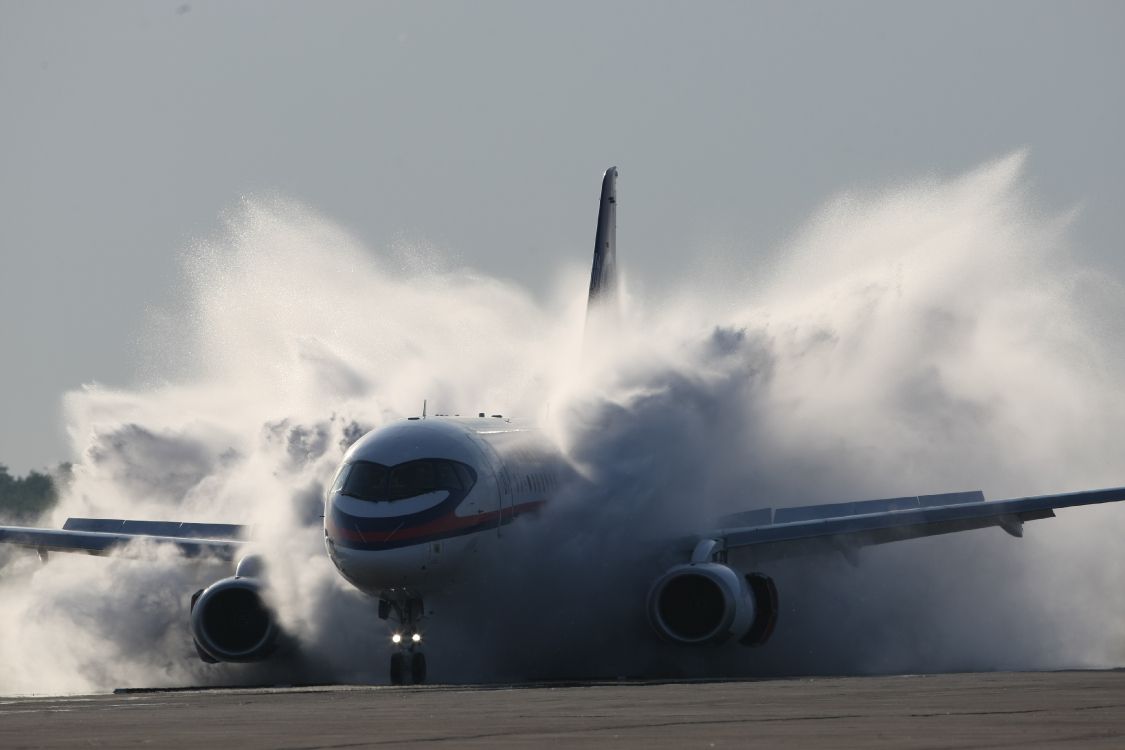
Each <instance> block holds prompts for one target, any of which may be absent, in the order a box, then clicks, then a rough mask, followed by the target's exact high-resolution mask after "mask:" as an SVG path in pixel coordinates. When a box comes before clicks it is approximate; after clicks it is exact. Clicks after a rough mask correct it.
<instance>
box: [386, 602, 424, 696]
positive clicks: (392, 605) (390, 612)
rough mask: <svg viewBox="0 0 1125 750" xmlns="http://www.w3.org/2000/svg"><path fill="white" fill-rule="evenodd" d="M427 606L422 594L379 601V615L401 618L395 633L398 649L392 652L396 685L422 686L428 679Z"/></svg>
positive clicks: (393, 640)
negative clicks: (425, 650)
mask: <svg viewBox="0 0 1125 750" xmlns="http://www.w3.org/2000/svg"><path fill="white" fill-rule="evenodd" d="M424 615H425V608H424V607H423V605H422V599H421V598H419V597H403V598H395V599H389V598H384V599H380V600H379V618H380V619H382V620H386V619H388V618H390V617H391V616H393V617H394V619H395V620H397V621H398V623H399V627H397V628H395V630H394V635H392V636H391V643H392V644H393V645H394V648H395V651H394V653H393V654H391V684H392V685H406V684H411V683H412V684H414V685H422V684H424V683H425V682H426V655H425V654H424V653H422V631H421V628H420V627H419V626H420V625H421V621H422V617H423V616H424Z"/></svg>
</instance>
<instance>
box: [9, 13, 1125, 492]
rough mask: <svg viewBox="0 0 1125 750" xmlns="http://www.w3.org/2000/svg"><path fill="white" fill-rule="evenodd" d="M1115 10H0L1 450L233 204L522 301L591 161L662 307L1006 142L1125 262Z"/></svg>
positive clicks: (1122, 266) (1090, 243) (577, 225)
mask: <svg viewBox="0 0 1125 750" xmlns="http://www.w3.org/2000/svg"><path fill="white" fill-rule="evenodd" d="M1123 39H1125V4H1123V3H1120V2H1067V3H1063V2H1050V3H1039V2H1027V1H1026V0H1021V1H1019V2H972V3H968V2H966V3H956V2H941V3H938V2H933V3H926V4H916V3H906V2H863V3H840V2H825V3H795V2H776V3H775V2H771V3H758V2H743V3H717V2H713V3H686V2H681V3H674V4H668V3H655V2H640V3H625V2H618V3H604V2H595V3H576V2H569V3H551V4H547V3H531V2H511V3H501V2H490V3H483V2H482V3H452V2H443V3H417V2H401V3H399V2H385V3H367V2H365V3H348V2H331V3H329V2H317V3H282V2H268V3H267V2H229V1H224V2H199V1H195V0H190V1H188V2H183V1H182V0H174V1H173V2H159V1H152V2H102V3H88V2H44V1H42V0H35V1H34V2H16V1H13V0H0V107H2V110H0V259H2V260H0V352H2V357H3V359H2V362H3V367H2V368H0V386H2V387H0V425H2V427H0V463H5V464H8V465H9V466H11V467H13V468H14V469H16V470H17V471H19V472H23V471H25V470H27V469H29V468H32V467H37V466H45V465H49V464H53V463H55V462H56V461H58V460H62V459H65V458H67V457H68V456H67V453H66V446H65V442H64V439H63V431H62V422H61V413H60V409H59V403H60V401H59V399H60V396H61V394H62V393H63V392H65V391H66V390H68V389H72V388H75V387H77V386H78V385H80V384H82V383H85V382H91V381H97V382H100V383H103V384H107V385H127V384H130V383H133V382H135V379H136V377H137V375H136V371H137V368H136V364H137V359H138V358H137V351H138V340H139V337H140V335H141V333H142V332H143V330H144V328H145V325H144V320H145V311H146V309H148V308H152V307H154V306H155V307H161V306H166V305H168V304H169V300H170V299H172V298H173V297H174V296H175V291H176V289H177V287H178V281H177V279H178V273H179V266H178V258H179V257H180V254H181V253H182V251H183V250H184V248H186V247H188V246H190V245H191V243H192V242H193V240H195V239H197V238H201V237H206V236H208V235H212V234H214V233H215V232H216V231H218V230H219V228H220V226H221V220H220V216H221V214H222V212H223V211H224V210H227V209H229V208H231V207H232V206H234V205H236V204H237V202H238V200H239V198H240V196H243V195H247V194H263V193H265V194H273V193H280V194H283V195H286V196H291V197H293V198H296V199H298V200H300V201H302V202H304V203H306V204H308V205H309V206H311V207H313V208H315V209H317V210H318V211H320V212H322V213H323V214H325V215H327V216H329V217H331V218H333V219H335V220H337V221H338V222H340V223H341V224H342V225H343V226H345V227H347V228H348V229H350V230H351V231H352V232H354V233H355V234H356V235H357V236H358V237H359V238H361V239H362V240H363V241H364V242H365V243H366V244H367V245H368V246H369V247H371V248H373V249H377V248H380V247H384V246H386V245H387V244H388V243H392V242H396V241H401V240H402V239H406V240H409V241H418V242H422V243H426V244H430V245H434V246H437V247H439V248H445V249H448V250H450V251H453V252H454V253H456V254H457V256H458V258H459V259H460V261H461V262H463V263H464V264H466V265H470V266H473V267H476V268H478V269H481V270H483V271H486V272H488V273H490V274H494V275H498V276H502V277H507V278H511V279H515V280H517V281H518V282H520V283H523V284H525V285H527V286H528V287H530V288H532V289H536V290H538V289H543V288H546V286H547V285H548V283H549V272H550V270H551V269H552V268H553V267H555V266H556V264H557V263H558V262H559V260H560V259H569V260H573V259H575V258H582V259H583V260H584V259H585V257H586V256H587V255H588V254H589V252H590V248H591V244H592V241H593V232H594V218H595V217H594V210H595V204H596V197H597V196H596V191H597V185H598V180H599V178H600V174H601V171H602V170H603V169H604V168H605V167H607V166H609V165H610V164H616V165H618V166H619V167H620V170H621V184H620V190H619V192H620V196H621V201H620V213H619V220H620V223H621V224H620V229H619V240H618V241H619V246H620V248H621V254H622V263H623V264H624V265H625V266H626V268H627V270H628V274H629V277H630V279H632V280H633V281H634V282H637V283H639V284H641V285H643V286H644V287H645V288H646V289H647V290H649V291H650V292H651V291H653V290H658V289H660V288H661V286H662V285H666V284H668V283H669V282H670V281H672V280H673V279H675V278H676V277H677V276H679V275H680V274H682V273H683V272H684V271H685V270H687V269H690V268H692V267H693V266H694V265H696V264H698V263H700V262H706V259H707V258H709V257H712V256H714V255H715V254H716V253H721V254H725V255H727V256H736V257H739V258H741V259H743V260H744V263H745V266H746V268H747V269H749V271H750V272H752V271H753V268H754V265H755V263H761V262H763V258H765V257H766V256H767V254H768V253H769V252H770V251H771V250H774V249H776V247H777V246H778V245H779V243H781V242H782V241H783V240H784V239H785V238H786V237H787V236H788V235H790V234H791V233H793V232H794V231H795V230H796V229H798V228H799V227H800V225H801V223H802V221H803V220H804V219H805V218H806V217H807V216H808V215H809V213H810V212H811V211H812V210H814V209H815V208H816V207H817V206H818V205H820V204H821V203H823V201H825V200H826V199H827V198H829V197H830V196H831V195H833V194H834V193H836V192H838V191H840V190H843V189H847V188H851V187H857V186H858V187H879V186H884V185H891V184H894V183H896V182H899V181H902V180H911V179H916V178H919V177H924V176H927V175H935V174H936V175H948V174H956V173H958V172H960V171H962V170H965V169H968V168H970V167H973V166H975V165H977V164H979V163H981V162H983V161H985V160H988V159H991V158H994V157H998V156H1002V155H1005V154H1007V153H1010V152H1012V151H1014V150H1017V149H1023V148H1027V149H1029V153H1030V162H1029V177H1030V185H1031V189H1032V192H1033V195H1034V196H1035V200H1036V201H1037V202H1038V203H1039V205H1041V206H1043V208H1044V210H1047V211H1051V212H1061V211H1065V210H1067V209H1069V208H1072V207H1080V208H1081V209H1082V213H1081V215H1080V217H1079V219H1078V220H1077V223H1076V225H1075V227H1074V233H1073V235H1074V237H1075V238H1076V240H1077V244H1078V245H1079V247H1080V249H1081V252H1082V253H1083V257H1084V258H1085V260H1087V261H1088V262H1090V263H1092V264H1095V265H1100V266H1102V267H1104V268H1106V269H1107V270H1109V271H1110V272H1112V273H1114V274H1117V275H1119V276H1125V258H1123V257H1122V253H1121V244H1122V243H1121V240H1120V236H1121V235H1120V231H1121V228H1122V219H1121V210H1122V206H1125V146H1123V145H1122V140H1121V139H1122V137H1123V136H1122V134H1123V133H1125V86H1123V85H1122V77H1123V73H1125V44H1123V42H1122V40H1123Z"/></svg>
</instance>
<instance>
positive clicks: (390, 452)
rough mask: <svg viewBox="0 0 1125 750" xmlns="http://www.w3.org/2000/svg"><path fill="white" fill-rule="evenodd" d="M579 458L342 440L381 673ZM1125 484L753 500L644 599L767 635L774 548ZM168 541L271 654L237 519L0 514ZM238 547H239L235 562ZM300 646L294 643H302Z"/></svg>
mask: <svg viewBox="0 0 1125 750" xmlns="http://www.w3.org/2000/svg"><path fill="white" fill-rule="evenodd" d="M617 176H618V173H617V169H616V168H610V169H608V170H607V171H606V172H605V173H604V175H603V178H602V183H601V195H600V199H599V210H598V221H597V229H596V231H595V246H594V257H593V269H592V272H591V276H590V287H589V296H588V301H587V333H588V334H589V333H590V332H591V328H592V327H596V326H598V325H600V323H601V317H600V316H599V311H606V310H609V311H612V310H613V309H614V308H615V306H616V305H617V301H618V300H617V297H618V278H617V270H616V263H617V253H616V244H617V243H616V231H617V230H616V227H617ZM574 480H575V472H574V470H573V469H572V467H571V466H570V465H569V464H568V462H567V460H566V459H565V457H564V456H563V455H562V453H561V452H560V451H559V450H558V449H557V448H556V447H555V446H554V445H553V444H552V443H551V442H550V441H549V440H548V439H547V438H546V437H545V436H544V435H543V434H542V433H541V432H540V431H539V430H537V429H536V428H535V426H534V425H525V424H521V423H520V422H518V421H515V420H512V419H506V418H504V417H502V416H500V415H488V416H486V415H485V414H484V413H478V414H477V416H475V417H461V416H438V415H435V416H427V415H426V413H425V408H423V414H422V416H421V417H410V418H408V419H404V420H401V421H397V422H394V423H391V424H387V425H384V426H381V427H379V428H377V429H375V430H372V431H371V432H368V433H367V434H366V435H364V436H363V437H361V438H359V439H358V440H357V441H356V442H355V443H353V444H352V445H351V446H350V447H349V448H348V450H347V451H346V453H345V454H344V457H343V460H342V462H341V464H340V467H339V469H338V470H337V472H336V474H335V477H334V479H333V480H332V482H331V484H330V485H329V486H328V487H327V489H326V492H325V499H324V524H323V535H324V545H325V549H326V551H327V554H328V557H329V558H330V559H331V562H332V564H333V565H334V566H335V568H336V570H337V571H338V572H339V574H340V575H341V576H343V578H344V579H346V580H347V581H348V582H350V583H351V584H352V585H353V586H354V587H355V588H356V589H358V590H359V591H361V592H363V593H364V594H367V595H369V596H370V597H372V598H373V599H375V600H377V601H378V616H379V617H380V618H381V619H384V620H387V619H389V620H391V621H392V624H393V626H394V627H393V634H392V637H391V640H392V653H391V657H390V669H389V673H390V675H389V676H390V681H391V683H392V684H405V683H409V682H413V683H424V682H426V678H427V664H426V656H425V652H424V650H423V644H422V640H423V627H422V623H423V619H424V618H425V617H426V616H427V612H426V607H425V604H424V602H425V601H426V600H427V598H428V597H430V596H432V595H435V594H437V593H438V592H441V591H443V590H447V589H448V588H449V587H450V586H455V585H456V582H457V578H458V573H460V572H463V569H464V568H465V566H471V565H474V564H477V563H476V562H475V561H477V560H482V559H484V556H478V555H474V554H473V553H474V552H476V551H479V550H483V549H488V548H493V549H495V548H496V547H497V546H498V541H499V540H500V539H502V538H503V537H504V535H505V534H507V533H508V532H509V531H510V530H511V529H515V528H517V527H519V526H520V524H522V523H523V519H525V518H527V517H531V516H535V515H537V514H539V513H540V512H541V511H542V510H543V509H544V508H545V506H546V505H547V504H548V503H550V502H552V500H553V499H555V498H557V497H559V495H560V493H561V492H562V489H563V488H564V487H568V486H569V487H573V481H574ZM1122 500H1125V487H1114V488H1108V489H1098V490H1088V491H1082V492H1073V493H1065V494H1054V495H1042V496H1037V497H1023V498H1015V499H1008V500H997V501H987V500H985V498H984V495H983V493H981V492H980V491H974V492H953V493H947V494H938V495H919V496H914V497H898V498H888V499H879V500H864V501H857V502H842V503H831V504H820V505H809V506H801V507H780V508H770V507H758V508H752V509H748V510H746V511H744V512H741V513H736V514H733V515H728V516H725V517H723V518H720V519H718V520H717V521H716V522H715V525H714V527H713V528H700V529H696V530H692V531H690V532H686V533H684V535H683V537H682V538H680V539H676V540H670V541H669V542H668V543H667V545H666V546H667V552H668V553H669V556H671V557H672V558H673V559H672V561H671V563H670V564H668V565H667V567H665V568H663V569H661V570H657V571H656V575H655V576H654V578H653V580H652V583H651V585H650V586H649V588H648V591H647V597H644V598H643V602H644V604H643V605H641V604H640V602H641V601H642V597H641V595H640V594H641V592H639V591H638V592H635V593H637V601H638V606H644V607H645V610H646V612H645V613H646V615H647V619H648V622H649V624H650V625H651V627H652V629H653V630H654V631H655V632H656V634H658V635H659V636H660V637H661V638H662V639H664V640H665V641H668V642H670V643H672V644H676V645H679V646H682V647H684V648H693V647H703V646H707V645H711V644H722V643H728V642H731V641H734V642H737V643H739V644H741V645H743V646H747V647H756V646H761V645H763V644H765V643H766V642H767V641H768V640H769V639H770V636H771V634H772V633H773V631H774V629H775V627H776V626H777V620H778V612H779V608H778V591H777V587H776V585H775V584H774V581H773V579H772V578H771V577H770V576H769V575H768V569H769V565H770V563H771V562H773V561H776V560H780V559H783V558H788V557H794V556H804V555H816V554H820V555H823V554H825V553H828V554H830V555H838V554H842V555H843V556H844V557H845V558H846V559H848V560H849V561H852V562H856V561H857V552H858V550H859V549H860V548H862V547H865V546H869V545H879V544H887V543H890V542H897V541H903V540H907V539H914V538H918V537H924V536H932V535H939V534H950V533H955V532H960V531H967V530H970V529H980V528H986V527H999V528H1000V529H1002V530H1003V531H1005V532H1007V533H1008V534H1010V535H1011V536H1014V537H1020V536H1022V534H1023V524H1024V523H1025V522H1027V521H1034V520H1040V519H1046V518H1052V517H1054V515H1055V511H1056V510H1058V509H1060V508H1069V507H1073V506H1079V505H1093V504H1099V503H1111V502H1120V501H1122ZM138 541H142V542H146V543H147V544H149V545H171V546H173V547H175V548H177V549H178V550H179V551H180V552H181V553H182V554H183V555H184V556H185V557H186V558H199V557H205V558H210V559H217V560H220V561H225V562H228V563H235V565H234V573H233V575H232V576H229V577H227V578H223V579H222V580H219V581H217V582H215V583H212V584H211V585H210V586H208V587H206V588H204V589H201V590H199V591H196V592H195V593H194V594H193V595H192V596H191V598H190V626H191V632H192V637H193V639H194V642H195V647H196V649H197V652H198V654H199V656H200V658H201V659H202V660H203V661H205V662H209V663H217V662H255V661H261V660H265V659H269V658H271V657H273V656H275V654H277V653H278V652H279V651H281V650H283V649H282V648H281V646H282V644H284V643H285V642H286V640H287V639H286V636H285V634H284V633H283V632H282V631H281V628H280V627H279V626H278V624H277V619H276V616H275V615H274V613H272V612H271V611H270V609H269V608H268V606H267V605H266V604H265V600H264V599H263V596H262V592H263V590H264V587H265V586H266V585H267V581H266V576H265V573H264V564H263V560H262V557H261V555H260V554H259V553H258V552H255V550H254V546H253V544H254V543H253V539H252V538H250V529H249V527H246V526H241V525H236V524H219V523H184V522H178V521H142V520H130V519H109V518H70V519H68V520H67V521H66V522H65V523H64V525H63V527H62V528H61V529H45V528H30V527H14V526H0V543H5V544H12V545H19V546H23V547H28V548H32V549H35V550H37V551H38V552H39V555H40V557H41V558H42V559H43V560H44V561H46V560H47V558H48V555H49V554H50V553H51V552H79V553H87V554H91V555H108V554H119V553H123V552H128V551H129V545H131V544H132V543H134V542H138ZM236 561H237V562H236ZM298 647H299V646H298Z"/></svg>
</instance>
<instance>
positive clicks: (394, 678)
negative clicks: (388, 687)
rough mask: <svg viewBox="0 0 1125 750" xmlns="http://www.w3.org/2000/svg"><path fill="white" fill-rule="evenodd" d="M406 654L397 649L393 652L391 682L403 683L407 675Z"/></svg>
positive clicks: (395, 683) (394, 683)
mask: <svg viewBox="0 0 1125 750" xmlns="http://www.w3.org/2000/svg"><path fill="white" fill-rule="evenodd" d="M405 673H406V654H404V653H402V652H401V651H396V652H395V653H393V654H391V684H392V685H401V684H403V682H405V677H406V674H405Z"/></svg>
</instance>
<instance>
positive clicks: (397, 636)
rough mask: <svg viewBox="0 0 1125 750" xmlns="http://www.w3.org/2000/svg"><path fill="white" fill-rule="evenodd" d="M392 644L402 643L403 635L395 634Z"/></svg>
mask: <svg viewBox="0 0 1125 750" xmlns="http://www.w3.org/2000/svg"><path fill="white" fill-rule="evenodd" d="M391 643H402V634H401V633H395V634H394V635H392V636H391Z"/></svg>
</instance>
